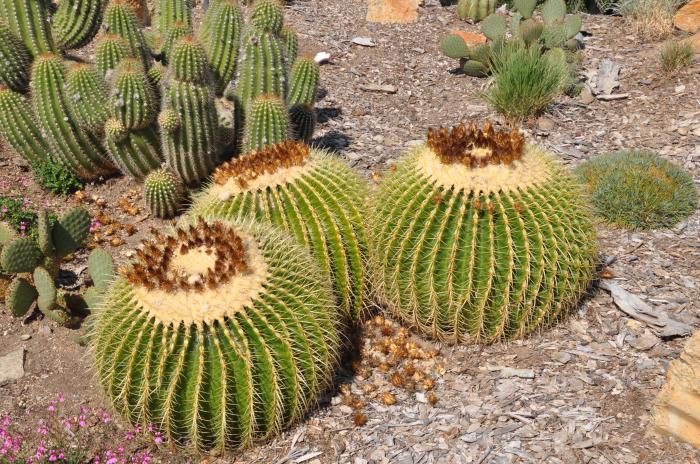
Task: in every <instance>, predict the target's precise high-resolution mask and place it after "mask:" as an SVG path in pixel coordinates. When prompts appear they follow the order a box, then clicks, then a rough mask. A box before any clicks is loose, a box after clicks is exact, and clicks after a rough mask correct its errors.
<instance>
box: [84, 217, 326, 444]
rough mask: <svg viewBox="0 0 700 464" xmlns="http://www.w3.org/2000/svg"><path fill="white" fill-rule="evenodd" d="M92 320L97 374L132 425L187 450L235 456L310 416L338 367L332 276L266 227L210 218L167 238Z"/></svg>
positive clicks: (150, 248) (149, 246) (144, 255)
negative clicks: (154, 430)
mask: <svg viewBox="0 0 700 464" xmlns="http://www.w3.org/2000/svg"><path fill="white" fill-rule="evenodd" d="M101 306H102V309H101V310H100V311H99V312H97V313H96V315H95V320H94V321H93V322H92V331H91V335H90V341H91V345H92V351H93V353H94V356H95V362H96V370H97V374H98V377H99V380H100V383H101V384H102V387H103V388H104V390H105V392H106V393H107V395H108V396H109V398H110V399H111V401H112V404H113V406H114V407H115V408H116V409H117V410H118V411H120V412H121V413H122V414H124V416H125V417H126V418H127V419H128V420H129V421H130V422H131V423H132V424H140V425H144V426H145V425H146V424H158V425H159V426H160V428H161V431H162V433H163V434H164V435H165V436H166V437H168V438H170V439H171V441H172V442H173V443H175V444H177V445H179V446H190V447H194V448H196V449H198V450H210V449H216V450H218V451H224V450H233V449H238V448H242V447H245V446H248V445H250V444H252V443H254V442H256V441H260V440H263V439H269V438H272V437H274V436H275V435H276V434H278V433H279V432H280V431H281V430H282V429H283V428H285V427H287V426H289V425H290V424H292V423H293V422H295V421H297V420H299V419H301V418H302V417H303V416H304V414H305V413H306V412H307V411H308V409H309V408H310V407H311V406H313V405H314V403H315V402H316V401H317V398H318V394H319V393H320V392H321V391H322V390H323V389H324V388H326V387H327V386H328V384H329V382H330V380H331V378H332V375H333V371H334V368H335V367H336V365H337V359H338V356H337V351H338V344H339V326H338V317H337V309H336V308H337V307H336V306H335V305H334V302H333V298H332V294H331V291H330V288H329V283H328V280H327V278H326V277H325V276H324V275H323V273H322V272H321V271H320V269H319V268H318V264H317V263H316V262H315V261H314V260H313V258H312V257H311V256H310V255H309V254H308V252H307V251H306V250H304V249H303V248H302V247H301V246H300V245H299V244H298V243H297V242H295V241H294V240H292V239H291V238H289V237H287V236H286V235H282V234H281V233H279V232H274V231H273V230H272V229H267V228H263V227H262V226H251V225H239V224H235V225H234V224H231V223H228V222H204V221H201V220H200V221H199V222H198V223H196V224H192V225H183V226H181V227H178V228H177V229H176V230H175V232H174V233H172V234H168V235H165V236H163V235H161V234H159V233H157V234H156V235H155V237H154V240H153V241H150V242H148V243H145V244H144V245H143V248H142V249H140V250H139V251H138V252H137V258H136V260H135V262H134V263H133V264H131V265H130V266H129V267H128V268H126V269H123V270H122V272H121V276H120V277H119V278H118V279H117V280H116V282H115V283H114V284H113V285H112V286H111V288H110V289H109V290H108V292H107V295H106V296H105V299H104V301H103V303H102V305H101Z"/></svg>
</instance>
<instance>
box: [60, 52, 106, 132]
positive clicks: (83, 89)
mask: <svg viewBox="0 0 700 464" xmlns="http://www.w3.org/2000/svg"><path fill="white" fill-rule="evenodd" d="M65 93H66V106H67V107H68V111H69V113H70V116H71V118H72V119H73V121H75V122H76V123H77V124H78V127H80V128H81V129H85V130H87V131H90V132H93V133H96V134H100V133H102V129H103V126H104V123H105V121H106V120H107V118H108V117H109V109H108V101H109V90H108V88H107V84H106V82H105V81H104V79H103V78H102V75H101V74H100V71H98V70H97V68H95V67H94V66H91V65H87V64H83V63H76V64H74V65H72V66H70V67H69V68H68V73H67V75H66V84H65Z"/></svg>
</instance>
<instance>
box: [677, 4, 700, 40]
mask: <svg viewBox="0 0 700 464" xmlns="http://www.w3.org/2000/svg"><path fill="white" fill-rule="evenodd" d="M673 25H674V26H676V27H677V28H678V29H680V30H681V31H685V32H690V33H695V32H698V31H700V0H692V1H691V2H690V3H688V4H687V5H685V6H684V7H683V8H681V9H680V10H678V12H676V16H674V17H673Z"/></svg>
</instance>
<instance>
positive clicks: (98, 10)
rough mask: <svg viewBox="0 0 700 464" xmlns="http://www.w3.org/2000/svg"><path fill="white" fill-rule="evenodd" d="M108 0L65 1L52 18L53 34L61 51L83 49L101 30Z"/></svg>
mask: <svg viewBox="0 0 700 464" xmlns="http://www.w3.org/2000/svg"><path fill="white" fill-rule="evenodd" d="M106 4H107V2H106V0H63V1H61V3H60V4H59V5H58V9H57V10H56V13H55V14H54V15H53V16H52V17H51V32H52V34H53V36H54V38H55V41H56V45H57V46H58V47H59V48H60V49H61V50H70V49H76V48H81V47H84V46H85V45H87V44H88V43H90V41H91V40H92V39H93V38H94V37H95V35H96V34H97V32H98V31H99V29H100V24H102V14H103V13H104V9H105V6H106Z"/></svg>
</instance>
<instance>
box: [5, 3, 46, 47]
mask: <svg viewBox="0 0 700 464" xmlns="http://www.w3.org/2000/svg"><path fill="white" fill-rule="evenodd" d="M48 3H49V2H46V1H38V0H3V1H1V2H0V18H3V20H4V22H6V23H7V26H8V27H9V28H10V31H12V33H13V34H14V35H15V36H16V37H18V38H20V39H21V40H22V42H24V45H25V46H26V47H27V48H28V49H29V51H30V52H31V54H32V55H34V56H38V55H41V54H43V53H50V52H56V51H57V49H56V46H55V44H54V41H53V36H52V35H51V25H50V23H49V11H48V10H49V5H48Z"/></svg>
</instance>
